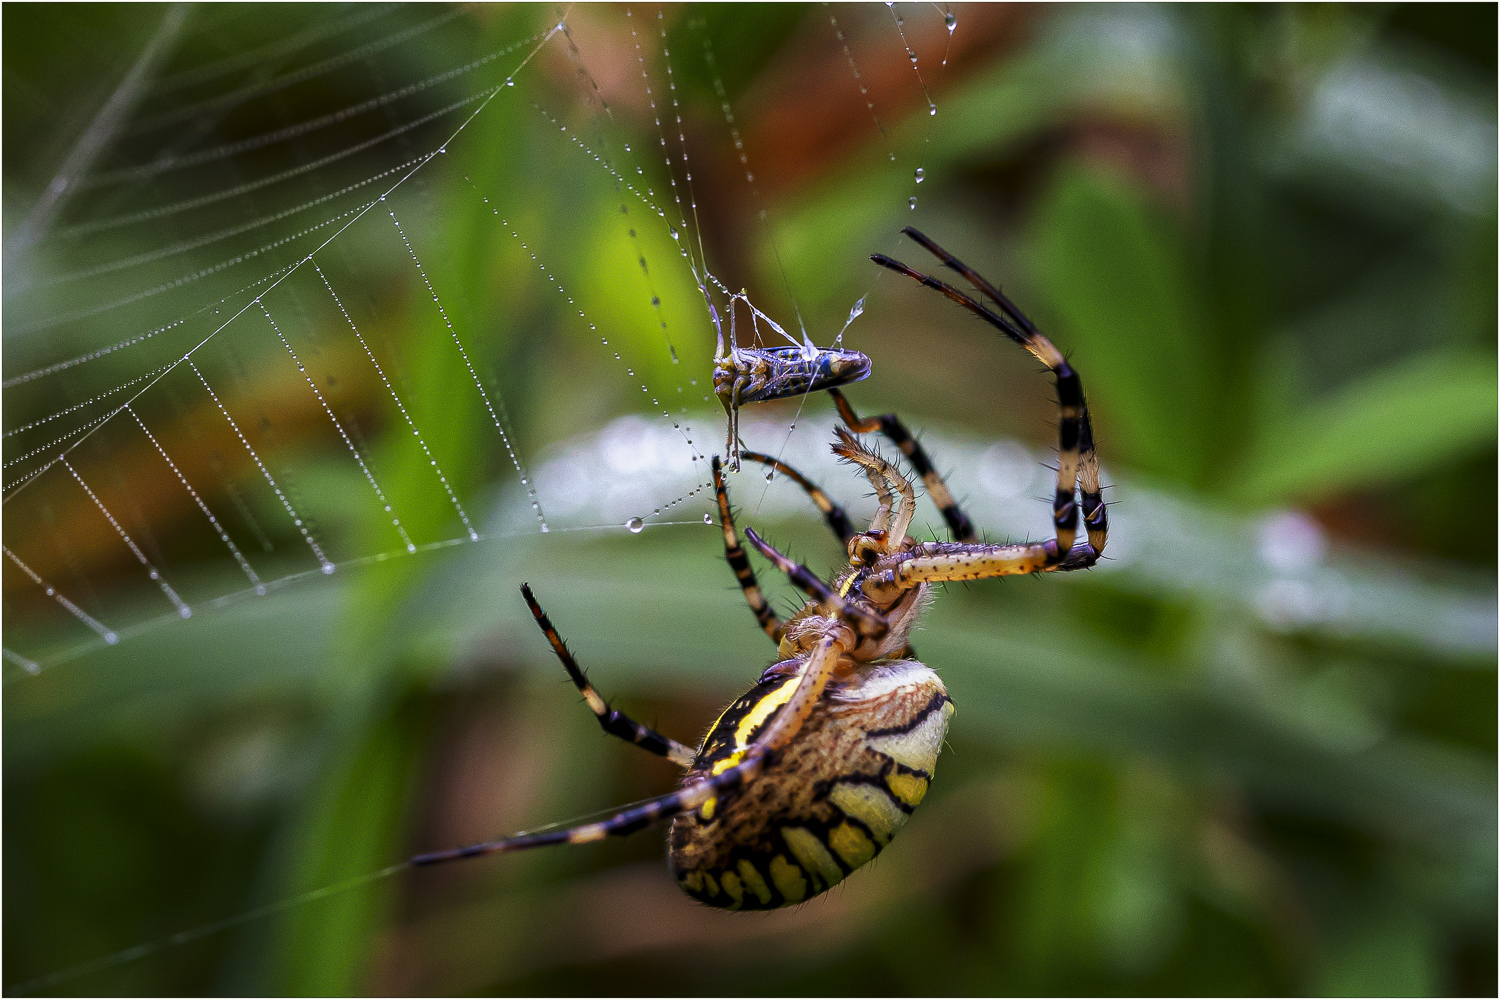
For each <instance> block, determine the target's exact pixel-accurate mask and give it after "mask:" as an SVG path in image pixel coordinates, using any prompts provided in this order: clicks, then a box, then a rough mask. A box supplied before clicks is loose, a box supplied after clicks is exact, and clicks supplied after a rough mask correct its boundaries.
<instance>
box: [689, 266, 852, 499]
mask: <svg viewBox="0 0 1500 1000" xmlns="http://www.w3.org/2000/svg"><path fill="white" fill-rule="evenodd" d="M736 302H744V303H745V305H746V306H747V307H749V309H750V321H751V323H752V324H754V325H755V326H756V329H757V331H758V330H759V320H765V321H766V324H767V325H768V326H770V327H771V329H773V330H775V331H776V332H777V333H779V334H781V335H782V336H783V337H785V338H786V339H787V340H788V341H790V344H791V346H787V347H741V346H739V341H738V339H737V338H736V337H735V328H734V306H735V303H736ZM863 303H864V300H863V299H861V300H860V301H859V303H857V304H856V305H855V308H854V309H853V310H851V311H850V313H849V319H850V321H851V322H852V321H853V319H854V317H855V316H857V315H858V314H859V311H861V310H862V309H863ZM709 309H710V311H711V315H712V316H713V320H714V326H715V327H716V328H717V329H718V332H719V346H718V349H717V350H716V351H715V352H714V392H716V393H718V396H719V402H721V403H723V404H724V412H725V413H726V414H728V415H729V440H728V442H726V444H725V445H724V453H725V455H727V456H728V461H729V468H730V469H732V470H734V471H736V472H738V471H739V468H740V406H741V405H743V404H745V403H761V402H765V401H766V400H769V399H786V398H788V397H791V396H801V395H804V394H806V393H810V392H818V391H819V390H822V389H831V388H833V387H834V386H840V385H848V384H850V383H851V382H860V381H863V380H864V379H867V378H869V377H870V358H869V356H868V355H866V354H861V353H860V352H859V351H850V350H846V349H844V348H841V347H818V346H816V345H815V344H813V342H812V341H811V340H809V339H808V338H807V335H806V334H805V333H804V334H803V335H802V343H800V344H798V343H797V341H796V340H795V339H793V337H792V335H791V334H789V333H787V332H786V331H785V330H784V329H782V328H781V325H780V324H779V323H777V322H776V321H775V320H773V319H772V318H771V317H769V316H767V315H766V314H765V313H763V312H761V311H760V310H759V309H757V308H756V307H755V305H754V304H753V303H752V302H751V301H750V298H749V296H747V295H746V294H745V293H744V292H743V291H741V292H740V293H739V294H737V295H731V296H730V297H729V350H728V352H727V353H726V352H725V350H724V328H723V326H722V325H720V323H719V311H718V310H717V309H715V308H714V306H713V303H712V302H710V303H709ZM845 325H846V326H847V325H848V324H845Z"/></svg>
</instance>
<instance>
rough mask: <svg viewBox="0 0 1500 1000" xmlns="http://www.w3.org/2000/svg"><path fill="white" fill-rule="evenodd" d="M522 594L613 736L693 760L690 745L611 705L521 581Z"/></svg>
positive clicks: (681, 761) (680, 761)
mask: <svg viewBox="0 0 1500 1000" xmlns="http://www.w3.org/2000/svg"><path fill="white" fill-rule="evenodd" d="M521 596H522V597H524V598H526V604H527V605H528V606H529V607H530V608H531V614H532V617H533V618H535V619H536V623H537V626H538V627H539V628H541V630H542V634H543V635H545V636H546V637H547V642H549V643H550V644H551V645H552V652H554V653H556V654H557V658H558V659H559V660H561V661H562V665H563V669H564V670H566V671H567V672H568V678H569V679H570V680H572V682H573V686H574V687H576V688H578V692H579V693H580V694H582V695H583V701H584V704H586V705H588V707H589V711H590V712H593V713H594V717H595V718H597V719H598V720H599V726H600V727H601V728H602V729H603V730H604V731H605V732H606V733H609V734H610V735H611V736H618V737H619V738H620V739H622V740H624V741H625V742H627V743H634V744H635V745H636V746H638V747H640V748H641V749H642V750H648V751H650V752H651V753H654V754H656V755H657V756H658V757H665V758H667V759H668V760H670V761H671V762H672V763H674V764H676V765H677V766H678V767H688V766H690V765H691V764H692V763H693V757H694V756H695V755H694V752H693V749H692V748H691V747H686V746H683V745H682V744H681V743H678V742H677V741H676V740H674V739H671V738H670V737H667V736H663V735H661V734H660V733H658V732H657V731H656V730H654V729H652V728H650V727H649V726H643V725H641V724H640V723H639V722H636V721H635V720H634V719H632V718H631V717H630V716H628V715H626V714H625V713H624V712H621V711H619V710H618V709H614V708H610V707H609V703H608V702H606V701H605V700H604V699H603V698H601V697H600V696H599V692H598V691H596V690H594V685H592V684H590V683H589V679H588V676H587V675H585V674H584V672H583V670H582V669H581V668H580V667H579V666H578V661H576V660H574V659H573V654H572V653H571V652H569V651H568V644H567V643H565V642H563V640H562V636H560V635H558V634H557V629H555V628H553V627H552V619H550V618H548V617H547V612H545V611H543V610H542V606H541V605H540V604H538V603H537V599H536V597H535V596H534V595H533V594H532V593H531V586H530V585H529V584H525V583H523V584H521Z"/></svg>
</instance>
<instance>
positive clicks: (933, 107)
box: [927, 104, 937, 115]
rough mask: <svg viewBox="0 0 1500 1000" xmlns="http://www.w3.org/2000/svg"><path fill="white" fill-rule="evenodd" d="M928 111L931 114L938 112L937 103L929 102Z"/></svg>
mask: <svg viewBox="0 0 1500 1000" xmlns="http://www.w3.org/2000/svg"><path fill="white" fill-rule="evenodd" d="M927 113H928V114H929V115H935V114H937V105H936V104H929V105H927Z"/></svg>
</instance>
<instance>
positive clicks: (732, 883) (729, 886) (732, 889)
mask: <svg viewBox="0 0 1500 1000" xmlns="http://www.w3.org/2000/svg"><path fill="white" fill-rule="evenodd" d="M719 884H720V885H722V886H723V887H724V891H725V892H726V893H728V894H729V898H730V899H732V900H734V905H733V906H731V907H730V909H732V910H738V909H739V908H740V904H741V903H742V902H744V900H745V890H744V888H743V887H741V886H740V877H739V876H738V875H736V874H735V873H734V872H720V873H719Z"/></svg>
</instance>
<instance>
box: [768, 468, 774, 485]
mask: <svg viewBox="0 0 1500 1000" xmlns="http://www.w3.org/2000/svg"><path fill="white" fill-rule="evenodd" d="M775 477H776V472H775V470H772V471H771V472H767V473H766V482H768V483H769V482H770V481H771V480H772V479H774V478H775Z"/></svg>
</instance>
